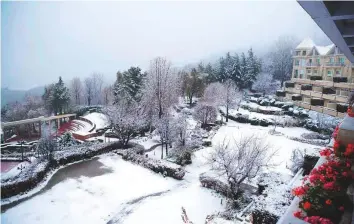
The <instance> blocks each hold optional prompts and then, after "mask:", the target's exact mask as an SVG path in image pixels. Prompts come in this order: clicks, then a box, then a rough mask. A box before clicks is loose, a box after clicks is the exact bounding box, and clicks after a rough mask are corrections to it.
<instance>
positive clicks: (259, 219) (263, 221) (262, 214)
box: [252, 210, 279, 224]
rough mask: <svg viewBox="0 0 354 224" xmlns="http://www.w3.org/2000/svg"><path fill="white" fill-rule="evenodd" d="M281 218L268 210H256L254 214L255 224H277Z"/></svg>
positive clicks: (253, 220)
mask: <svg viewBox="0 0 354 224" xmlns="http://www.w3.org/2000/svg"><path fill="white" fill-rule="evenodd" d="M278 219H279V217H278V216H276V215H273V214H271V213H270V212H268V211H266V210H254V211H253V212H252V223H253V224H276V223H277V221H278Z"/></svg>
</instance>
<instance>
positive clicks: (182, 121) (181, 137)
mask: <svg viewBox="0 0 354 224" xmlns="http://www.w3.org/2000/svg"><path fill="white" fill-rule="evenodd" d="M173 127H174V138H175V140H176V144H177V145H179V146H182V147H184V146H185V145H186V139H187V128H188V122H187V116H186V115H185V114H182V115H180V116H178V118H177V119H175V121H174V125H173Z"/></svg>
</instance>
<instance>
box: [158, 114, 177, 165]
mask: <svg viewBox="0 0 354 224" xmlns="http://www.w3.org/2000/svg"><path fill="white" fill-rule="evenodd" d="M173 124H174V123H173V118H172V117H171V116H169V115H168V114H164V115H163V116H162V117H161V118H157V119H156V120H155V122H154V126H155V127H156V130H157V133H158V134H159V135H160V140H161V159H163V146H164V145H165V147H166V156H168V146H170V147H172V141H173V140H174V136H173V131H174V127H173Z"/></svg>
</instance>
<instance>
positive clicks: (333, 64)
mask: <svg viewBox="0 0 354 224" xmlns="http://www.w3.org/2000/svg"><path fill="white" fill-rule="evenodd" d="M326 66H334V67H341V66H345V64H344V62H327V63H326Z"/></svg>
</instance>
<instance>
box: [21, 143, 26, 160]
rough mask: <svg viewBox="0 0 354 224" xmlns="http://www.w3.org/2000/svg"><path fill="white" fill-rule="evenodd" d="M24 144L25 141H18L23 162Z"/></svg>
mask: <svg viewBox="0 0 354 224" xmlns="http://www.w3.org/2000/svg"><path fill="white" fill-rule="evenodd" d="M24 143H25V141H20V144H21V153H22V161H23V160H24V159H23V151H24V150H23V146H22V145H23V144H24Z"/></svg>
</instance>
